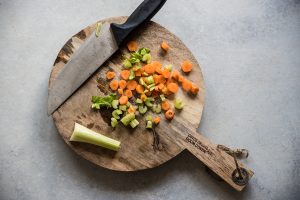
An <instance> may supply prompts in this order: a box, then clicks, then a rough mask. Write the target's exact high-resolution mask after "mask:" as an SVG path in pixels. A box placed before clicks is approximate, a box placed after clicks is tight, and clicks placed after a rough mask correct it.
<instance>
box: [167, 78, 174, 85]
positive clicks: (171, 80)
mask: <svg viewBox="0 0 300 200" xmlns="http://www.w3.org/2000/svg"><path fill="white" fill-rule="evenodd" d="M169 83H175V81H174V80H173V79H172V76H169V78H168V79H167V84H169Z"/></svg>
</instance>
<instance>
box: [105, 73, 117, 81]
mask: <svg viewBox="0 0 300 200" xmlns="http://www.w3.org/2000/svg"><path fill="white" fill-rule="evenodd" d="M115 76H116V73H115V72H112V71H108V72H107V73H106V78H107V79H108V80H111V79H113V78H115Z"/></svg>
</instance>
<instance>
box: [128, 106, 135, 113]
mask: <svg viewBox="0 0 300 200" xmlns="http://www.w3.org/2000/svg"><path fill="white" fill-rule="evenodd" d="M127 112H128V113H135V109H134V107H133V106H130V107H129V108H128V109H127Z"/></svg>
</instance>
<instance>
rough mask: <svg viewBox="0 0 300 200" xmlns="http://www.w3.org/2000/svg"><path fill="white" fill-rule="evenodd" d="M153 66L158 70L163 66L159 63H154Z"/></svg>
mask: <svg viewBox="0 0 300 200" xmlns="http://www.w3.org/2000/svg"><path fill="white" fill-rule="evenodd" d="M151 64H152V65H153V66H154V67H155V69H156V68H161V67H162V64H161V63H160V62H159V61H152V62H151Z"/></svg>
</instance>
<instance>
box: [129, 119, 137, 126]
mask: <svg viewBox="0 0 300 200" xmlns="http://www.w3.org/2000/svg"><path fill="white" fill-rule="evenodd" d="M138 125H139V121H138V120H136V119H133V120H132V121H131V122H130V126H131V128H135V127H137V126H138Z"/></svg>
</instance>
